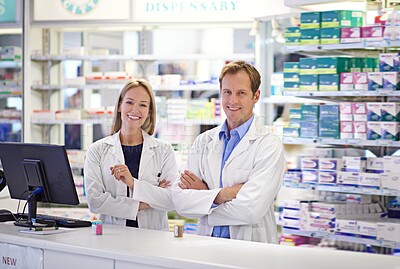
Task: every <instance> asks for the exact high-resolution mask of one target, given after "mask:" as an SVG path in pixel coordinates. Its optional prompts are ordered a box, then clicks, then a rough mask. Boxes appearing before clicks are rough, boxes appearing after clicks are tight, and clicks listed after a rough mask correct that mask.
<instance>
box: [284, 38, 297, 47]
mask: <svg viewBox="0 0 400 269" xmlns="http://www.w3.org/2000/svg"><path fill="white" fill-rule="evenodd" d="M285 45H286V46H298V45H300V37H297V36H288V37H285Z"/></svg>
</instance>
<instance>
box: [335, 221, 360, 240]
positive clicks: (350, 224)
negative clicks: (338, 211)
mask: <svg viewBox="0 0 400 269" xmlns="http://www.w3.org/2000/svg"><path fill="white" fill-rule="evenodd" d="M356 232H357V221H356V220H348V219H336V228H335V234H338V235H347V236H354V235H355V234H356Z"/></svg>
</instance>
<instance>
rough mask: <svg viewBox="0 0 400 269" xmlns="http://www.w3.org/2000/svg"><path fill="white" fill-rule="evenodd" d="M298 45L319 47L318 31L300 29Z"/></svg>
mask: <svg viewBox="0 0 400 269" xmlns="http://www.w3.org/2000/svg"><path fill="white" fill-rule="evenodd" d="M300 32H301V37H300V45H319V44H320V35H321V33H320V29H301V30H300Z"/></svg>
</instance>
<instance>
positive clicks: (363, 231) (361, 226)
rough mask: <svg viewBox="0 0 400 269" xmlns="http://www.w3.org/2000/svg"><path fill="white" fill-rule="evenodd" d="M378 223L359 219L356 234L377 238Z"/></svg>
mask: <svg viewBox="0 0 400 269" xmlns="http://www.w3.org/2000/svg"><path fill="white" fill-rule="evenodd" d="M377 232H378V223H377V222H375V221H366V220H357V231H356V234H357V235H359V236H361V237H362V238H369V239H376V235H377Z"/></svg>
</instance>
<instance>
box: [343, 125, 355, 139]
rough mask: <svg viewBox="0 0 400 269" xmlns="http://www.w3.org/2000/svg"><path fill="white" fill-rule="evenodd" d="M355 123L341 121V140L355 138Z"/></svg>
mask: <svg viewBox="0 0 400 269" xmlns="http://www.w3.org/2000/svg"><path fill="white" fill-rule="evenodd" d="M353 130H354V129H353V122H352V121H341V122H340V139H346V138H353V133H354V131H353Z"/></svg>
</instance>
